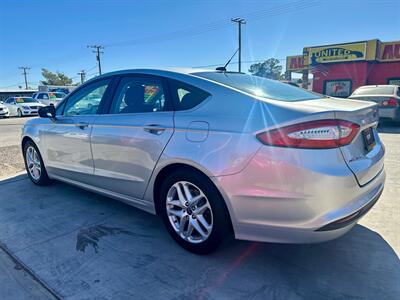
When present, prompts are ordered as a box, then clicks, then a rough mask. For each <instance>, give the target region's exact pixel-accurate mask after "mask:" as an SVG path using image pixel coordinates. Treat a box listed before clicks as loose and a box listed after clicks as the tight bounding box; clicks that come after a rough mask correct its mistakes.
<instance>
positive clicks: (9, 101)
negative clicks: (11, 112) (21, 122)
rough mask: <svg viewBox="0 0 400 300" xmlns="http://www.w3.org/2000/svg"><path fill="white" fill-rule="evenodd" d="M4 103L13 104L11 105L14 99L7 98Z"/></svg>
mask: <svg viewBox="0 0 400 300" xmlns="http://www.w3.org/2000/svg"><path fill="white" fill-rule="evenodd" d="M6 103H7V104H13V103H14V98H8V99H7V100H6Z"/></svg>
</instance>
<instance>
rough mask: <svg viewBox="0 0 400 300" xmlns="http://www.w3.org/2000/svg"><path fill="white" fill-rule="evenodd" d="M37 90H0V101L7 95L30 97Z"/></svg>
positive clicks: (7, 96)
mask: <svg viewBox="0 0 400 300" xmlns="http://www.w3.org/2000/svg"><path fill="white" fill-rule="evenodd" d="M36 92H37V90H0V101H4V100H6V99H7V98H9V97H32V95H33V93H36Z"/></svg>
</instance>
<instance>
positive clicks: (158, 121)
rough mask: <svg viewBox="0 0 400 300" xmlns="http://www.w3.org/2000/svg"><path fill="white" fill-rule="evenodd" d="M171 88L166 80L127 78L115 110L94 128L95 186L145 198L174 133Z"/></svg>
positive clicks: (99, 119) (117, 92) (99, 120)
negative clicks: (169, 91) (159, 160)
mask: <svg viewBox="0 0 400 300" xmlns="http://www.w3.org/2000/svg"><path fill="white" fill-rule="evenodd" d="M167 90H168V89H167V87H166V83H165V81H164V80H163V79H162V78H158V77H152V76H144V75H140V76H139V75H135V76H134V75H130V76H124V77H122V78H121V80H120V82H119V85H118V88H117V90H116V92H115V94H114V95H115V96H114V98H113V101H112V103H111V104H110V108H109V112H108V113H107V114H104V115H101V116H100V117H99V118H97V119H96V121H95V123H94V125H93V130H92V135H91V142H92V152H93V161H94V166H95V170H94V174H95V176H94V178H95V179H94V184H95V185H98V186H100V187H101V188H104V189H106V190H108V191H112V192H114V193H117V194H119V195H124V196H128V197H131V198H136V199H142V198H143V195H144V192H145V190H146V187H147V184H148V182H149V180H150V176H151V174H152V172H153V170H154V168H155V166H156V163H157V161H158V159H159V157H160V155H161V154H162V152H163V149H164V148H165V146H166V145H167V143H168V141H169V139H170V138H171V136H172V134H173V130H174V126H173V111H172V108H171V101H170V97H169V96H168V92H167Z"/></svg>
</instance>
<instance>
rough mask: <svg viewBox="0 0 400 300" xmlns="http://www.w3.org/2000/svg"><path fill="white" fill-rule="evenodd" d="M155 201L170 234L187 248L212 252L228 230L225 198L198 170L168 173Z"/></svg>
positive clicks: (228, 232) (194, 251) (194, 250)
mask: <svg viewBox="0 0 400 300" xmlns="http://www.w3.org/2000/svg"><path fill="white" fill-rule="evenodd" d="M179 189H180V191H178V190H179ZM179 194H180V195H181V196H182V197H179ZM182 199H183V200H182ZM188 199H191V200H189V201H188ZM196 199H197V200H196ZM189 202H190V203H189ZM158 204H159V212H160V214H161V216H162V219H163V222H164V225H165V227H166V228H167V230H168V232H169V234H170V235H171V237H172V238H173V239H174V240H175V241H176V242H177V243H178V244H179V245H180V246H182V247H183V248H184V249H186V250H188V251H190V252H193V253H196V254H208V253H211V252H213V251H214V250H215V249H216V248H217V247H218V246H219V245H220V244H221V242H222V241H223V240H224V239H225V237H226V236H227V235H230V234H231V232H230V230H229V229H230V226H229V225H230V222H229V214H228V211H227V209H226V206H225V202H224V199H223V198H222V196H221V195H220V193H219V191H218V190H217V188H216V187H215V186H214V184H213V183H212V182H211V181H210V179H209V178H207V177H206V176H205V175H203V174H201V173H198V172H194V171H192V170H179V171H176V172H174V173H172V174H170V175H169V176H167V177H166V179H165V181H164V182H163V184H162V186H161V190H160V199H159V202H158ZM189 232H190V234H189Z"/></svg>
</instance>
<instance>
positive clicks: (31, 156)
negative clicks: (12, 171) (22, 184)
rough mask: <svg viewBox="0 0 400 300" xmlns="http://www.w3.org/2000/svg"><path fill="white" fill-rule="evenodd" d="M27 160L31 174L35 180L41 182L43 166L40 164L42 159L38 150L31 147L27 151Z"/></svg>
mask: <svg viewBox="0 0 400 300" xmlns="http://www.w3.org/2000/svg"><path fill="white" fill-rule="evenodd" d="M25 158H26V164H27V166H28V170H29V174H30V175H31V176H32V178H33V179H34V180H39V179H40V175H41V174H42V164H41V163H40V158H39V155H38V153H37V151H36V149H35V148H34V147H32V146H29V147H28V148H27V149H26V154H25Z"/></svg>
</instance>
